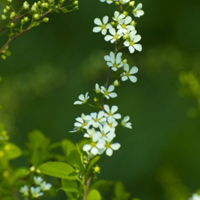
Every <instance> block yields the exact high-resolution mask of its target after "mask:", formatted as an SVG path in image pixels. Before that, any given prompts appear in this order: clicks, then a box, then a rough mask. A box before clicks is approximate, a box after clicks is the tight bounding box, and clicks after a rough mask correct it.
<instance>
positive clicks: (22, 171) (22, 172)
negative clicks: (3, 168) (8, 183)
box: [13, 167, 29, 179]
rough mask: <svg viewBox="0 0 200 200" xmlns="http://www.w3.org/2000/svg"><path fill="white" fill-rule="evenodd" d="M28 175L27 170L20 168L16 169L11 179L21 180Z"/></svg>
mask: <svg viewBox="0 0 200 200" xmlns="http://www.w3.org/2000/svg"><path fill="white" fill-rule="evenodd" d="M28 173H29V170H28V169H27V168H25V167H20V168H18V169H16V170H15V171H14V173H13V177H14V178H15V179H21V178H24V177H26V176H27V175H28Z"/></svg>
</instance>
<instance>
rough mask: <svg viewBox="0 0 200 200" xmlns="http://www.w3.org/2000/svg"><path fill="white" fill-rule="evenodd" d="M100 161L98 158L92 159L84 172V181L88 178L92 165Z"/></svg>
mask: <svg viewBox="0 0 200 200" xmlns="http://www.w3.org/2000/svg"><path fill="white" fill-rule="evenodd" d="M99 159H100V156H96V157H95V158H93V159H92V160H91V161H90V163H89V165H88V168H87V172H86V179H87V178H88V177H89V175H90V171H91V169H92V167H93V166H94V164H95V163H96V162H97V161H98V160H99Z"/></svg>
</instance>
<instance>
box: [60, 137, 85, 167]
mask: <svg viewBox="0 0 200 200" xmlns="http://www.w3.org/2000/svg"><path fill="white" fill-rule="evenodd" d="M61 146H62V149H63V151H64V153H65V154H66V155H67V161H68V163H69V164H70V165H72V166H73V167H76V168H78V169H80V170H81V171H84V170H85V168H84V166H83V163H82V161H81V153H80V152H79V151H78V150H77V149H76V146H75V145H74V144H73V143H72V142H71V141H70V140H67V139H65V140H63V141H62V142H61Z"/></svg>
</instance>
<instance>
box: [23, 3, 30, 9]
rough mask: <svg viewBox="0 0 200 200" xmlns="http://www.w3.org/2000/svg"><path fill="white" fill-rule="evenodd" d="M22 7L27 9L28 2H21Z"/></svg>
mask: <svg viewBox="0 0 200 200" xmlns="http://www.w3.org/2000/svg"><path fill="white" fill-rule="evenodd" d="M23 8H24V9H25V10H28V9H29V4H28V2H27V1H25V2H24V3H23Z"/></svg>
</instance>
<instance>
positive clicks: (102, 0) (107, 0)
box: [100, 0, 115, 4]
mask: <svg viewBox="0 0 200 200" xmlns="http://www.w3.org/2000/svg"><path fill="white" fill-rule="evenodd" d="M100 1H101V2H107V3H108V4H111V3H113V2H114V1H115V0H100Z"/></svg>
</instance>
